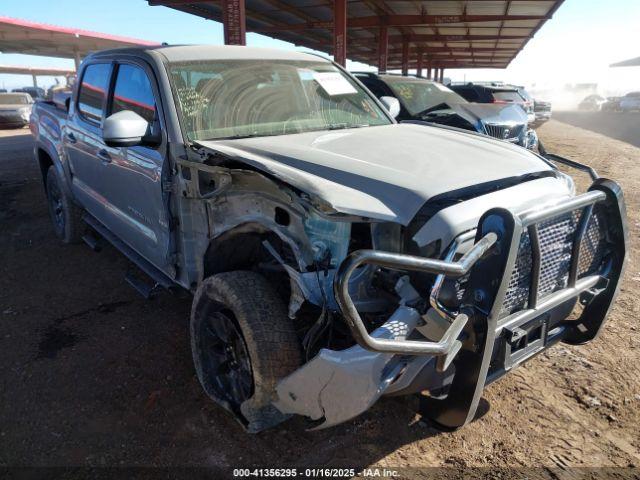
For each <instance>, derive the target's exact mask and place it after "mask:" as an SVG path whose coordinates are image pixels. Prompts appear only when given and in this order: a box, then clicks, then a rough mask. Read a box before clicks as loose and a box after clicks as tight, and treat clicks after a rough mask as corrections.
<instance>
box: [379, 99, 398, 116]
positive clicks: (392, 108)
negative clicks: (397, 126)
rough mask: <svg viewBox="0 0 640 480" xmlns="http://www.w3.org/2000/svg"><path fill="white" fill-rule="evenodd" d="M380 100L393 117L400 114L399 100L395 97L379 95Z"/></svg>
mask: <svg viewBox="0 0 640 480" xmlns="http://www.w3.org/2000/svg"><path fill="white" fill-rule="evenodd" d="M380 101H381V102H382V105H384V108H386V109H387V111H388V112H389V113H390V114H391V116H392V117H393V118H396V117H397V116H398V115H400V102H399V101H398V99H397V98H396V97H380Z"/></svg>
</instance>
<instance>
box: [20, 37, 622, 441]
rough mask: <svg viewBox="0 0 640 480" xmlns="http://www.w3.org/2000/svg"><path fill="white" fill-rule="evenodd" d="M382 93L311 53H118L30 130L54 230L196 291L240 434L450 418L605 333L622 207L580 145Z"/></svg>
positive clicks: (617, 267)
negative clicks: (290, 423) (564, 350)
mask: <svg viewBox="0 0 640 480" xmlns="http://www.w3.org/2000/svg"><path fill="white" fill-rule="evenodd" d="M394 101H395V99H389V98H382V99H380V100H378V99H377V98H376V97H375V96H374V95H373V94H371V93H370V92H369V91H368V90H367V89H366V88H364V87H363V85H362V84H361V83H360V82H359V81H358V80H357V79H355V78H354V77H352V76H350V75H349V74H348V73H347V72H346V71H344V70H343V69H342V68H341V67H340V66H338V65H337V64H334V63H332V62H331V61H329V60H326V59H324V58H322V57H319V56H315V55H312V54H306V53H299V52H285V51H277V50H263V49H254V48H247V47H213V46H162V47H156V48H144V49H143V48H140V49H121V50H111V51H104V52H98V53H95V54H92V55H90V56H89V57H87V58H86V59H85V61H84V62H83V64H82V66H81V69H80V72H79V77H78V81H77V82H76V85H75V87H74V92H73V95H72V98H71V101H70V104H69V107H68V112H67V111H66V110H65V109H61V108H60V107H58V106H56V105H53V104H46V103H38V104H36V106H35V107H34V111H33V114H32V118H31V129H32V132H33V135H34V138H35V156H36V159H37V161H38V162H39V165H40V168H41V171H42V176H43V180H44V185H45V190H46V195H47V199H48V206H49V211H50V215H51V219H52V222H53V226H54V229H55V232H56V234H57V235H58V236H59V237H60V238H61V239H62V240H63V241H65V242H67V243H72V242H76V241H80V240H81V239H84V240H85V242H86V243H88V244H89V245H90V246H92V247H94V248H95V249H98V248H99V245H100V242H101V241H104V240H106V241H109V242H110V243H112V244H113V245H114V246H115V247H117V248H118V249H119V250H120V251H122V252H123V253H124V254H125V255H126V256H127V257H128V258H129V259H131V260H132V261H133V262H134V263H135V264H136V265H137V266H138V267H139V270H141V272H143V273H144V274H146V275H145V278H146V277H148V278H149V279H151V280H150V281H144V280H142V279H141V277H140V276H137V277H133V278H132V277H131V276H128V277H127V278H128V280H129V282H130V283H131V284H132V285H133V286H135V287H136V288H137V289H138V290H139V291H140V292H141V293H144V294H145V295H147V296H148V295H151V294H153V293H154V292H156V291H157V290H158V289H162V288H167V289H172V290H174V289H175V290H179V289H184V290H187V291H190V292H191V293H192V294H193V306H192V311H191V320H190V328H191V345H192V350H193V359H194V363H195V370H196V373H197V376H198V378H199V380H200V382H201V384H202V386H203V387H204V390H205V391H206V393H207V394H208V395H209V396H210V397H211V398H212V399H213V400H215V401H216V402H218V403H219V404H220V405H222V406H223V407H224V408H226V409H227V410H228V411H229V412H231V413H232V414H233V415H234V416H235V418H237V419H238V420H239V421H240V422H241V423H242V424H243V425H244V426H245V428H246V429H247V430H248V431H250V432H257V431H260V430H263V429H265V428H268V427H272V426H274V425H276V424H278V423H280V422H282V421H283V420H286V419H287V418H289V417H291V416H293V415H300V416H303V417H306V418H307V419H308V421H309V426H310V428H324V427H329V426H332V425H336V424H338V423H340V422H344V421H346V420H348V419H351V418H353V417H355V416H357V415H359V414H360V413H362V412H364V411H365V410H367V409H368V408H369V407H370V406H371V405H372V404H373V403H374V402H376V401H377V400H378V399H379V398H380V397H381V396H385V395H418V397H419V399H420V401H419V405H420V413H421V414H422V415H424V416H425V417H426V418H429V419H430V420H431V421H432V422H434V424H437V425H441V426H442V427H446V428H456V427H460V426H462V425H464V424H466V423H467V422H469V421H471V420H472V419H473V418H474V414H475V413H476V408H477V406H478V402H479V400H480V397H481V396H482V393H483V389H484V388H485V386H487V385H488V384H490V383H491V382H493V381H494V380H496V379H498V378H500V377H501V376H502V375H503V374H505V373H506V372H509V371H510V370H512V369H513V368H515V367H516V366H518V365H519V364H521V363H523V362H525V361H526V360H528V359H529V358H531V357H532V356H533V355H535V354H537V353H539V352H540V351H542V350H544V349H546V348H547V347H550V346H551V345H553V344H554V343H556V342H559V341H563V342H566V343H570V344H579V343H583V342H587V341H589V340H591V339H593V338H594V337H595V336H596V335H597V334H598V332H599V331H600V330H601V328H602V325H603V323H604V321H605V318H606V316H607V313H608V311H609V309H610V308H611V305H612V302H613V301H614V298H615V296H616V293H617V291H618V288H619V283H620V277H621V274H622V271H623V267H624V261H625V257H626V248H627V247H626V242H627V240H626V238H627V227H626V223H625V207H624V201H623V196H622V192H621V190H620V187H619V186H618V184H616V183H615V182H613V181H611V180H606V179H603V178H599V177H598V175H597V174H596V172H594V171H593V170H591V169H589V168H588V167H586V166H584V165H581V164H579V163H577V162H575V161H571V160H568V159H564V158H561V157H558V156H554V155H552V154H546V153H543V154H541V155H537V154H534V153H532V152H530V151H527V150H525V149H523V148H519V147H516V146H514V145H511V144H509V143H506V142H503V141H499V140H495V139H492V138H490V137H487V136H485V135H479V134H476V133H473V132H464V131H460V130H457V129H451V128H448V127H446V126H437V125H428V126H425V125H416V124H402V123H397V122H396V121H395V119H394V118H393V115H392V114H391V113H390V112H391V111H393V110H395V111H397V105H394ZM558 163H561V164H564V165H566V167H567V168H573V169H577V171H580V172H582V173H586V174H589V175H591V177H592V179H593V183H592V184H591V187H590V188H589V189H588V191H587V192H586V193H582V194H577V193H576V190H575V187H574V183H573V181H572V179H571V177H569V176H568V175H566V174H564V173H561V172H560V171H559V170H558V168H557V167H556V165H557V164H558ZM79 288H80V287H79ZM513 401H514V402H515V401H517V399H513ZM543 401H544V399H543Z"/></svg>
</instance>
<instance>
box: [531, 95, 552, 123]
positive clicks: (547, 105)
mask: <svg viewBox="0 0 640 480" xmlns="http://www.w3.org/2000/svg"><path fill="white" fill-rule="evenodd" d="M533 111H534V112H535V114H536V121H535V124H534V125H535V126H536V127H539V126H540V125H542V124H543V123H544V122H546V121H548V120H549V119H550V118H551V102H543V101H542V100H535V99H534V101H533Z"/></svg>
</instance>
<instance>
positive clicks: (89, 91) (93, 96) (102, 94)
mask: <svg viewBox="0 0 640 480" xmlns="http://www.w3.org/2000/svg"><path fill="white" fill-rule="evenodd" d="M110 73H111V64H109V63H93V64H91V65H88V66H87V68H86V69H85V71H84V75H82V83H81V84H80V91H79V92H78V110H79V111H80V114H81V115H82V116H83V117H84V118H85V119H87V120H89V121H90V122H93V123H100V121H101V120H102V113H103V110H104V100H105V98H106V96H107V90H108V88H109V75H110Z"/></svg>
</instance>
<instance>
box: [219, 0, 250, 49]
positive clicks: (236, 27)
mask: <svg viewBox="0 0 640 480" xmlns="http://www.w3.org/2000/svg"><path fill="white" fill-rule="evenodd" d="M222 25H223V27H224V44H225V45H246V44H247V22H246V16H245V8H244V0H222Z"/></svg>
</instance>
